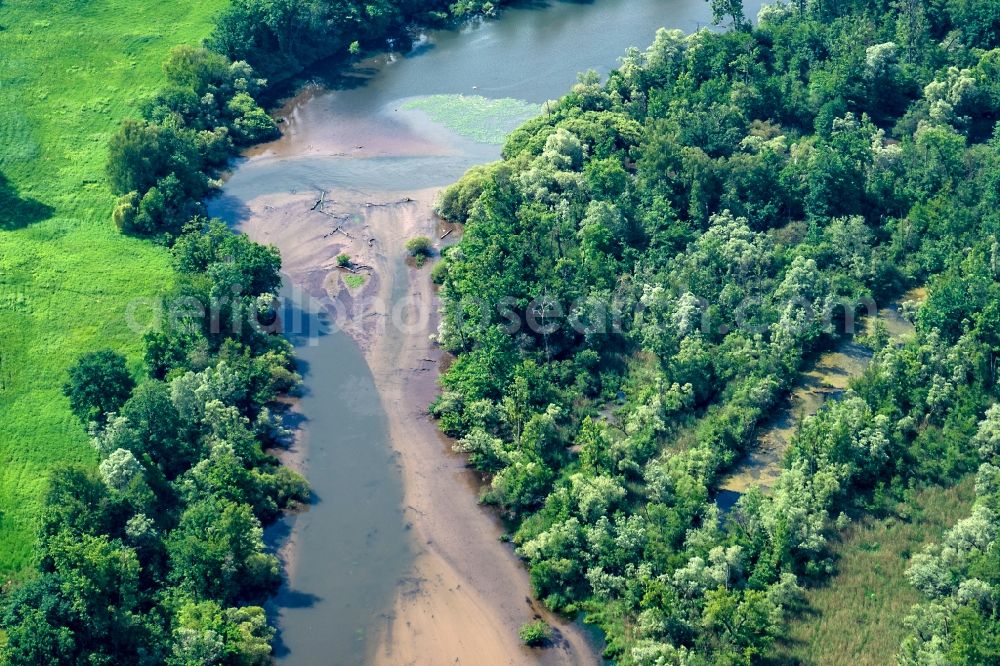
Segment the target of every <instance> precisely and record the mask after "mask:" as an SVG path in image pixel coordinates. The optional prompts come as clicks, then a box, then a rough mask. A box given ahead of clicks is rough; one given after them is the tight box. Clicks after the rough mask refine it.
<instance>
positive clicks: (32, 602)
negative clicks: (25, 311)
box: [0, 2, 494, 666]
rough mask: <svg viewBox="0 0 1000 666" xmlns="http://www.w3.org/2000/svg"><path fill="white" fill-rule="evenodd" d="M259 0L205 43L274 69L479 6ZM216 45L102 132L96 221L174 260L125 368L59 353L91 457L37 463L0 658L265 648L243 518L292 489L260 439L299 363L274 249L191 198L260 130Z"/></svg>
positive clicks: (239, 68)
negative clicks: (28, 572)
mask: <svg viewBox="0 0 1000 666" xmlns="http://www.w3.org/2000/svg"><path fill="white" fill-rule="evenodd" d="M265 4H266V3H261V2H235V3H233V4H232V5H231V7H230V8H229V9H227V10H225V11H224V12H223V13H222V15H221V16H220V18H219V20H218V25H217V28H216V31H215V34H214V37H213V38H212V40H211V45H212V46H213V47H215V48H216V49H218V51H223V52H225V53H226V54H229V55H241V54H245V55H246V57H247V58H249V59H251V60H253V61H254V62H255V63H257V64H260V65H261V66H262V67H263V68H264V69H265V70H266V71H267V72H268V73H280V74H281V75H282V76H283V77H290V76H293V75H294V74H295V73H297V72H298V71H300V70H301V68H302V67H304V66H305V65H306V64H308V63H309V62H313V61H315V60H318V59H320V58H323V57H329V56H330V55H334V54H340V53H341V52H342V55H343V57H344V58H345V59H346V58H348V57H350V55H351V54H354V53H357V52H358V51H359V49H360V46H359V42H358V39H362V40H363V41H365V42H368V41H369V40H370V41H371V43H373V44H374V43H376V42H378V41H379V40H382V41H383V42H384V39H385V37H386V36H387V35H389V34H391V32H392V31H393V30H400V29H402V27H404V26H406V25H409V24H410V23H412V22H414V21H422V22H428V21H431V22H442V21H446V20H449V19H450V18H456V17H461V16H466V15H469V14H471V13H473V12H479V11H483V12H487V13H492V12H493V11H494V7H493V5H492V4H490V3H484V4H480V3H475V2H473V3H458V4H456V5H453V6H451V8H450V9H449V8H448V6H447V5H446V4H445V3H411V4H407V3H384V5H370V4H369V5H364V6H361V5H357V6H354V5H343V4H340V5H337V6H336V7H333V6H332V5H329V4H328V3H324V2H313V3H309V4H308V5H304V4H303V5H296V6H295V7H292V6H283V7H285V9H284V10H283V11H285V13H284V14H282V13H281V12H280V11H279V12H277V13H275V12H268V13H267V15H266V16H264V15H262V14H261V12H263V11H264V10H265V9H266V7H265ZM257 19H260V20H257ZM335 35H342V36H344V39H342V40H338V39H337V38H335V37H334V36H335ZM347 36H353V38H352V39H350V40H347ZM296 40H298V41H296ZM345 40H347V41H345ZM237 47H238V48H237ZM341 47H343V48H341ZM218 51H217V50H212V49H210V48H205V47H195V46H178V47H176V48H175V49H174V50H173V51H172V52H171V54H170V57H169V58H168V60H167V61H166V62H165V63H164V66H163V69H164V73H165V75H166V79H167V85H166V86H165V87H164V88H162V89H161V90H159V91H158V92H157V93H155V94H154V95H153V96H151V97H150V98H149V99H147V100H144V101H143V104H142V106H141V110H142V114H141V116H142V117H141V118H139V119H132V120H127V121H125V122H124V123H123V124H122V126H121V128H120V129H119V131H118V132H117V133H116V134H115V135H114V136H113V137H112V139H111V142H110V145H109V149H108V154H109V155H108V165H107V174H108V179H109V182H110V185H111V187H112V189H113V191H114V192H115V193H116V194H117V195H118V196H119V199H118V201H117V202H116V204H115V206H114V211H113V215H112V219H113V221H114V224H115V225H116V226H117V228H118V229H119V230H120V231H121V232H122V233H126V234H129V235H136V236H144V237H148V238H150V239H151V240H152V241H154V242H157V243H161V244H164V245H167V246H169V247H170V248H171V254H172V258H173V265H174V270H175V280H174V284H173V285H172V287H171V288H170V290H169V292H168V293H166V294H163V299H162V306H163V311H162V312H161V316H160V317H159V319H160V323H161V324H162V325H161V326H160V327H159V328H158V329H157V330H154V331H152V332H150V333H149V334H147V335H146V338H145V343H146V352H145V368H144V370H145V372H144V375H143V376H142V377H138V378H136V377H133V376H131V374H130V373H129V371H128V368H127V367H126V363H125V359H124V357H122V356H120V355H118V354H117V353H115V352H114V350H104V351H100V352H96V353H91V354H87V355H84V356H83V357H81V358H80V359H79V361H78V362H77V364H76V365H75V366H74V367H73V368H72V369H71V372H70V375H69V379H68V380H67V383H66V386H65V388H64V391H65V393H66V395H67V396H68V397H69V399H70V403H71V405H72V407H73V411H74V413H75V414H76V416H77V417H78V418H79V420H80V422H81V425H82V427H86V428H87V429H88V430H89V432H90V434H91V437H92V442H93V445H94V447H95V449H96V450H97V452H98V454H99V457H100V465H99V468H98V470H97V471H92V470H88V469H87V468H76V467H73V468H64V469H59V470H57V471H56V472H54V473H53V478H52V481H51V484H50V488H49V490H48V493H47V495H46V497H45V501H44V509H43V518H42V520H41V527H40V530H39V538H38V543H37V559H38V567H37V571H36V575H35V576H34V577H33V579H32V580H30V581H29V582H27V583H25V584H24V585H22V586H20V587H18V588H17V589H14V590H13V591H11V593H10V594H9V595H8V596H7V598H5V599H4V601H3V605H2V609H0V639H3V640H2V642H0V662H3V663H9V664H11V665H12V666H13V665H18V664H40V663H50V664H80V663H89V664H94V663H130V664H162V663H167V664H191V663H198V664H266V663H270V660H271V645H270V641H271V640H272V638H273V636H274V629H273V628H272V627H270V626H268V624H267V621H266V618H265V614H264V611H263V608H262V607H261V606H260V604H261V603H262V602H263V601H264V600H265V599H266V598H267V596H269V595H270V594H272V593H273V592H274V591H275V590H276V589H277V586H278V585H279V583H280V579H281V572H280V567H279V562H278V560H277V558H276V557H274V556H273V555H271V554H269V553H268V552H266V550H265V547H264V543H263V530H262V527H263V526H264V525H266V524H268V523H269V522H272V521H273V520H275V518H276V517H277V516H278V515H280V512H281V511H283V510H285V509H287V508H289V507H290V506H293V505H295V504H297V503H301V502H304V501H306V500H307V499H308V497H309V490H308V485H307V483H306V481H305V480H304V479H303V478H302V477H301V476H300V475H298V474H297V473H295V472H293V471H291V470H289V469H287V468H285V467H282V466H280V465H279V463H278V460H277V459H276V458H275V457H273V456H272V455H270V454H268V453H267V449H268V448H269V447H272V446H275V445H277V444H279V443H280V442H281V441H282V440H283V439H284V438H285V437H287V435H288V433H287V431H286V430H285V429H284V428H283V427H282V422H281V416H280V413H279V411H276V410H275V409H274V406H275V401H276V399H277V398H278V397H279V396H281V395H283V394H285V393H287V392H288V391H290V390H292V389H294V388H295V386H296V385H297V384H298V383H299V381H300V378H299V377H298V375H297V374H296V373H295V371H294V359H293V356H292V348H291V345H290V343H289V342H288V341H287V340H285V339H284V338H283V337H282V336H281V335H280V327H279V326H276V325H275V323H276V321H277V312H276V309H275V305H276V301H277V296H276V294H277V290H278V288H279V285H280V281H281V278H280V273H279V270H280V266H281V260H280V256H279V255H278V252H277V250H275V249H274V248H272V247H265V246H261V245H258V244H256V243H253V242H251V241H249V240H248V239H246V238H245V237H243V236H237V235H234V234H232V233H231V232H230V231H229V230H228V229H227V228H226V227H225V225H224V224H222V223H221V222H218V221H214V220H208V219H206V218H205V217H204V216H203V213H204V205H203V203H202V202H203V200H204V198H205V197H206V196H211V194H212V192H213V191H214V189H215V187H216V185H217V180H216V178H217V177H218V175H219V172H220V170H221V169H223V168H224V167H225V165H226V164H227V162H228V160H229V159H231V158H232V157H233V156H235V155H236V154H237V152H238V151H239V150H240V149H242V148H244V147H246V146H249V145H252V144H254V143H257V142H260V141H264V140H267V139H270V138H273V137H274V136H276V135H277V128H276V126H275V124H274V122H273V121H272V120H271V118H270V117H269V116H268V115H267V113H266V112H265V111H264V109H263V108H262V107H261V105H260V103H259V102H258V100H259V99H260V98H261V95H262V92H263V89H264V80H263V79H262V78H258V77H257V74H256V73H255V72H254V70H253V68H252V67H251V65H250V64H248V63H247V62H245V61H239V60H237V61H232V60H230V59H229V58H228V57H227V56H226V55H225V54H223V53H220V52H218Z"/></svg>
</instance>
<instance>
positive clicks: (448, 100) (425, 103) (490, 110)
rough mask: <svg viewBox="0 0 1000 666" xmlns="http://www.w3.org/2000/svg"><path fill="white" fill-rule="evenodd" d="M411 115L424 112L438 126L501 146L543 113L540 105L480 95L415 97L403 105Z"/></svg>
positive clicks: (469, 137) (478, 140) (480, 141)
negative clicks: (505, 140)
mask: <svg viewBox="0 0 1000 666" xmlns="http://www.w3.org/2000/svg"><path fill="white" fill-rule="evenodd" d="M401 108H403V109H406V110H408V111H422V112H424V113H425V114H427V117H428V118H430V119H431V120H432V121H434V122H435V123H437V124H439V125H442V126H444V127H446V128H448V129H450V130H451V131H453V132H455V133H456V134H459V135H461V136H463V137H465V138H467V139H471V140H473V141H476V142H478V143H490V144H495V145H499V144H501V143H503V141H504V139H506V138H507V135H508V134H510V133H511V132H513V131H514V130H515V129H517V128H518V127H520V126H521V124H523V123H524V121H526V120H528V119H530V118H533V117H535V116H537V115H538V114H539V113H541V112H542V107H541V105H540V104H532V103H531V102H525V101H524V100H521V99H514V98H512V97H504V98H501V99H490V98H488V97H482V96H480V95H428V96H426V97H414V98H412V99H409V100H407V101H406V102H404V103H403V104H402V105H401Z"/></svg>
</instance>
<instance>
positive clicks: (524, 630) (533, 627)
mask: <svg viewBox="0 0 1000 666" xmlns="http://www.w3.org/2000/svg"><path fill="white" fill-rule="evenodd" d="M517 635H518V637H519V638H520V639H521V642H522V643H524V644H525V645H530V646H532V647H536V646H539V645H544V644H545V643H547V642H548V640H549V639H550V638H551V637H552V630H551V629H550V628H549V625H548V624H547V623H546V622H545V620H535V621H534V622H528V623H526V624H524V625H523V626H522V627H521V628H520V629H519V630H518V632H517Z"/></svg>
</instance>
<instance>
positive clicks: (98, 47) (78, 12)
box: [0, 0, 225, 580]
mask: <svg viewBox="0 0 1000 666" xmlns="http://www.w3.org/2000/svg"><path fill="white" fill-rule="evenodd" d="M224 4H225V3H223V2H220V1H217V0H211V1H209V2H188V1H182V2H172V3H168V4H162V3H161V4H142V3H133V2H123V1H121V0H99V1H97V2H88V3H84V4H79V5H77V4H74V5H66V4H64V3H58V2H44V1H43V2H24V1H21V0H11V1H8V2H4V5H3V9H2V11H3V20H2V22H3V26H4V30H3V31H0V53H3V56H2V57H0V78H2V79H3V81H4V86H3V87H2V89H0V137H2V139H0V142H2V143H3V146H4V150H3V152H2V154H0V173H2V176H0V198H2V201H3V209H4V210H3V212H2V213H0V215H2V216H3V217H2V218H0V255H2V256H3V257H4V259H3V269H2V270H3V286H2V287H0V339H2V340H3V342H0V357H2V368H3V369H2V371H0V374H2V377H3V379H2V384H3V388H2V391H0V412H2V413H3V414H4V417H3V419H4V427H3V435H2V436H0V460H3V461H4V462H3V464H0V515H2V516H3V518H2V520H0V579H3V580H8V579H9V578H10V577H11V576H15V577H18V576H19V575H20V573H21V572H22V570H23V567H24V566H25V565H27V563H28V561H29V558H30V555H31V544H32V542H33V534H34V525H35V523H36V519H37V516H38V512H39V501H40V498H41V496H42V493H43V489H44V487H45V484H46V481H47V479H48V475H49V470H50V469H51V468H52V466H53V465H57V464H60V463H66V462H80V463H85V464H87V465H94V464H95V463H94V457H93V456H94V454H93V452H92V451H91V449H90V447H89V446H87V437H86V432H85V431H84V430H82V429H81V428H80V426H79V424H78V422H76V419H73V418H71V416H70V412H69V404H68V401H67V400H66V399H65V398H63V397H62V396H61V395H60V392H59V387H60V386H62V384H63V382H64V381H65V379H66V371H67V369H68V368H69V367H70V365H71V364H72V363H73V361H74V360H75V359H76V358H77V357H78V356H79V355H80V354H81V353H83V352H86V351H90V350H96V349H98V348H103V347H111V348H113V349H115V350H116V351H119V352H122V353H124V354H125V355H126V356H127V357H128V358H129V360H130V362H131V363H132V364H135V363H137V361H138V359H139V357H140V355H141V339H140V338H141V336H140V335H139V334H137V333H134V332H132V331H130V330H129V328H128V327H127V324H126V322H127V319H126V312H127V311H128V304H129V302H130V301H131V300H132V299H141V298H151V297H156V296H158V295H159V294H162V293H163V291H164V289H165V288H168V287H169V286H170V285H171V283H172V281H173V276H172V273H171V270H170V259H169V255H168V253H167V252H166V251H165V250H164V249H163V248H162V247H157V246H155V245H152V244H150V243H147V242H144V241H140V240H136V239H132V238H127V237H123V236H121V235H120V234H118V232H117V231H116V230H115V228H114V226H113V225H112V224H111V222H110V220H109V215H110V213H111V210H112V207H113V205H114V197H113V196H112V194H111V190H110V187H109V185H108V180H107V178H106V176H105V174H104V163H105V157H106V151H107V141H108V138H109V137H110V136H111V134H112V132H114V131H115V129H117V126H118V123H119V122H120V121H121V119H122V118H123V117H125V116H127V115H134V114H135V113H136V111H137V106H138V104H139V102H140V101H141V100H142V99H143V98H144V97H146V96H148V95H150V94H151V93H152V92H153V91H154V90H156V89H157V88H158V87H159V86H160V85H161V84H162V83H163V81H164V74H163V71H162V69H161V66H162V63H163V61H164V59H165V58H166V56H167V53H168V52H169V50H170V48H171V47H172V46H174V45H175V44H178V43H182V42H190V43H196V42H198V41H200V40H201V39H203V38H204V37H205V36H207V35H208V33H209V32H210V29H211V20H212V17H213V16H214V15H215V13H216V12H217V11H218V10H219V9H221V8H222V7H223V5H224ZM8 197H11V198H8ZM15 204H16V206H15ZM14 211H17V212H16V213H15V214H14V215H12V216H11V217H7V215H8V214H9V213H11V212H14ZM32 211H35V212H34V213H33V212H32ZM36 213H42V214H36ZM133 367H134V365H133Z"/></svg>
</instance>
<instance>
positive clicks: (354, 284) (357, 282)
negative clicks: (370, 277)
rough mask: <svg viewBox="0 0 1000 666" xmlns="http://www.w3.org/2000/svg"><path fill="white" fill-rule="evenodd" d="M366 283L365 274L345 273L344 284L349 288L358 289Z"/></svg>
mask: <svg viewBox="0 0 1000 666" xmlns="http://www.w3.org/2000/svg"><path fill="white" fill-rule="evenodd" d="M364 283H365V276H364V275H345V276H344V284H346V285H347V288H348V289H357V288H358V287H360V286H361V285H363V284H364Z"/></svg>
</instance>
